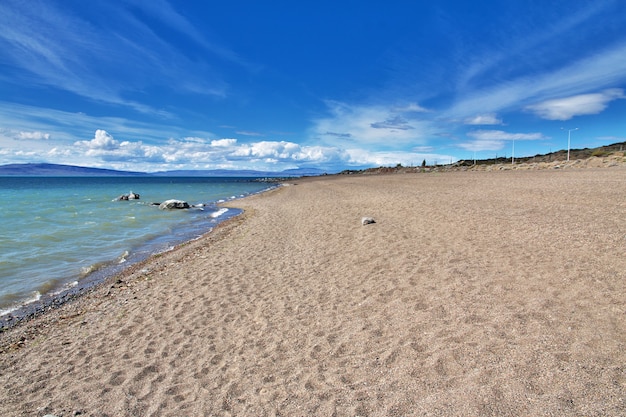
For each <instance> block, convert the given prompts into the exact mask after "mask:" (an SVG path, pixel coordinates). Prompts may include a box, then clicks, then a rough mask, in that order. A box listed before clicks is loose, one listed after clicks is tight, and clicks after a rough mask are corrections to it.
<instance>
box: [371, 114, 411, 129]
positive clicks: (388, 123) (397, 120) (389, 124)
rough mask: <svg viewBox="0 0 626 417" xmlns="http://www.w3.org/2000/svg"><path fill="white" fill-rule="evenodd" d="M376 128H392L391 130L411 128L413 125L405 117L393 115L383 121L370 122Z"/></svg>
mask: <svg viewBox="0 0 626 417" xmlns="http://www.w3.org/2000/svg"><path fill="white" fill-rule="evenodd" d="M370 126H371V127H373V128H374V129H391V130H410V129H413V126H411V125H409V122H407V121H406V120H405V119H403V118H402V117H400V116H393V117H392V118H390V119H387V120H385V121H382V122H376V123H370Z"/></svg>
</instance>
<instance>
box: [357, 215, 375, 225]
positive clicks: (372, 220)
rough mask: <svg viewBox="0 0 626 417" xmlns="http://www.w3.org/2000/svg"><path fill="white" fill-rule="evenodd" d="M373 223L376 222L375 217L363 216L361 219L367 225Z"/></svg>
mask: <svg viewBox="0 0 626 417" xmlns="http://www.w3.org/2000/svg"><path fill="white" fill-rule="evenodd" d="M372 223H376V221H375V220H374V219H373V218H371V217H363V218H362V219H361V224H362V225H363V226H365V225H366V224H372Z"/></svg>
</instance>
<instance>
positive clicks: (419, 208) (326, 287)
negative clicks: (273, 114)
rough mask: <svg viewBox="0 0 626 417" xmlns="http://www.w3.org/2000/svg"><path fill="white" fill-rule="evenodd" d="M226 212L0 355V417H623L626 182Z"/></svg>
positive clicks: (532, 181)
mask: <svg viewBox="0 0 626 417" xmlns="http://www.w3.org/2000/svg"><path fill="white" fill-rule="evenodd" d="M232 204H234V205H235V206H237V207H240V208H243V209H245V214H243V215H241V216H239V217H237V218H235V219H232V220H230V221H228V222H227V223H225V224H223V225H221V226H220V227H218V228H217V229H216V230H214V231H213V232H211V233H209V234H208V235H206V236H205V237H203V238H201V239H199V240H197V241H193V242H190V243H188V244H185V245H182V246H181V247H179V248H177V249H176V250H174V251H171V252H168V253H165V254H162V255H159V256H155V257H153V258H151V259H150V260H148V261H146V262H144V263H142V264H138V265H136V266H134V267H132V268H130V269H129V270H128V271H126V272H125V273H124V274H122V275H120V276H118V277H115V278H113V279H112V280H111V281H110V282H108V283H107V284H105V285H102V286H100V287H98V288H96V289H94V291H93V292H91V293H90V294H87V295H85V296H83V297H81V298H79V299H77V300H75V301H73V302H70V303H67V304H65V305H63V306H62V307H61V308H59V309H56V310H53V311H51V312H49V313H47V314H45V315H43V316H41V317H38V318H36V319H33V320H31V321H29V322H28V323H25V324H23V325H20V326H17V327H15V328H13V329H11V330H9V331H6V332H4V333H2V334H0V414H1V415H3V416H44V415H46V414H52V415H55V416H64V417H67V416H74V415H82V416H99V417H104V416H279V415H280V416H309V415H316V416H624V415H626V256H625V254H626V167H624V166H620V167H613V168H587V169H560V170H554V169H553V170H518V171H512V170H511V171H502V172H479V171H476V172H469V171H468V172H445V173H439V172H433V173H416V174H390V175H369V176H365V175H345V176H328V177H318V178H312V179H303V180H293V181H291V182H289V183H286V184H285V186H284V187H281V188H280V189H277V190H274V191H270V192H267V193H263V194H260V195H256V196H253V197H249V198H246V199H243V200H239V201H236V202H234V203H232ZM364 216H369V217H372V218H374V219H375V221H376V223H374V224H369V225H362V224H361V218H362V217H364Z"/></svg>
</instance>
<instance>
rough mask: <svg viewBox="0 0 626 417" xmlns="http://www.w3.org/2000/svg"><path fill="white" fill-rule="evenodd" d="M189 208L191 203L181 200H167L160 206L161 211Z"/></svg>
mask: <svg viewBox="0 0 626 417" xmlns="http://www.w3.org/2000/svg"><path fill="white" fill-rule="evenodd" d="M189 207H190V205H189V203H187V202H186V201H181V200H166V201H164V202H162V203H161V204H159V208H160V209H161V210H172V209H188V208H189Z"/></svg>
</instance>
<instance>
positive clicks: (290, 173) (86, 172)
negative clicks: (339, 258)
mask: <svg viewBox="0 0 626 417" xmlns="http://www.w3.org/2000/svg"><path fill="white" fill-rule="evenodd" d="M325 173H326V172H325V171H323V170H321V169H317V168H298V169H288V170H285V171H279V172H278V171H277V172H274V171H255V170H228V169H215V170H178V171H161V172H152V173H147V172H135V171H116V170H113V169H101V168H88V167H79V166H73V165H59V164H44V163H37V164H32V163H31V164H9V165H0V175H4V176H8V175H17V176H59V177H66V176H68V177H69V176H76V177H78V176H80V177H86V176H94V177H95V176H100V177H113V176H115V177H128V176H133V177H137V176H152V177H154V176H159V177H303V176H315V175H323V174H325Z"/></svg>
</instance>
